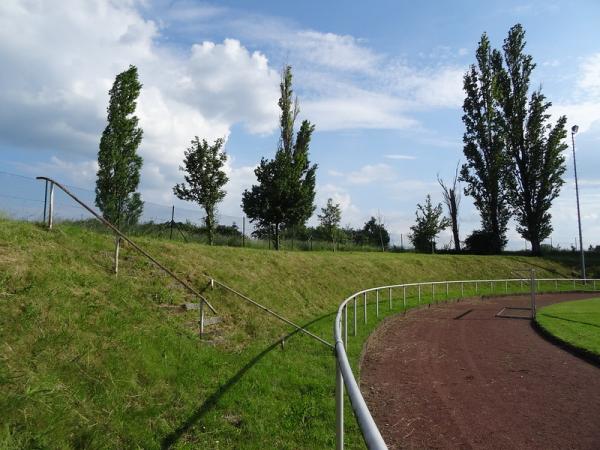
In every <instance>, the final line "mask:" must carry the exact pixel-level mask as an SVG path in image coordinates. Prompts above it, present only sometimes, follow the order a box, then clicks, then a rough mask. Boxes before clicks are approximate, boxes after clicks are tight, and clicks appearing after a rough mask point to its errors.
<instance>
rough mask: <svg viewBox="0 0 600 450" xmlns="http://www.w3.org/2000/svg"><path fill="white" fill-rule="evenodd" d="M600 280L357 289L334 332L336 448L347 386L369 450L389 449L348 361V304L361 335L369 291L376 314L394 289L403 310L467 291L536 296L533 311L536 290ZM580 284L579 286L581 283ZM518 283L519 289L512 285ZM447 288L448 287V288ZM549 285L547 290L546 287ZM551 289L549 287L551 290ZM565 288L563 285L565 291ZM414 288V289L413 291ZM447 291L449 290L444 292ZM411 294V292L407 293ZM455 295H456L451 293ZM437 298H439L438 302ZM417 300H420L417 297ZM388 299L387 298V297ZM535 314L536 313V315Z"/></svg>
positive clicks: (590, 286) (340, 443)
mask: <svg viewBox="0 0 600 450" xmlns="http://www.w3.org/2000/svg"><path fill="white" fill-rule="evenodd" d="M597 281H600V279H590V278H588V279H582V278H581V279H580V278H575V279H574V278H537V279H536V278H535V277H534V276H533V275H532V277H530V278H505V279H495V280H459V281H433V282H431V281H430V282H423V283H406V284H395V285H388V286H379V287H374V288H370V289H364V290H362V291H359V292H355V293H354V294H352V295H351V296H349V297H348V298H346V299H345V300H344V301H343V302H341V303H340V305H339V307H338V310H337V315H336V317H335V322H334V327H333V335H334V341H335V357H336V361H337V364H336V393H335V399H336V400H335V403H336V448H337V449H340V450H341V449H343V448H344V386H345V387H346V390H347V391H348V397H349V399H350V404H351V406H352V409H353V411H354V416H355V417H356V420H357V422H358V425H359V427H360V431H361V433H362V436H363V438H364V441H365V444H366V445H367V447H368V448H369V449H387V446H386V444H385V441H384V440H383V437H382V436H381V433H380V432H379V429H378V427H377V425H376V424H375V421H374V420H373V417H372V416H371V412H370V411H369V408H368V407H367V404H366V403H365V400H364V398H363V396H362V394H361V392H360V388H359V386H358V383H357V381H356V379H355V378H354V374H353V372H352V368H351V366H350V363H349V361H348V355H347V354H346V349H347V347H348V306H349V305H350V304H352V309H353V315H352V318H351V319H352V320H351V322H353V327H352V334H353V335H354V336H356V335H357V330H358V324H359V321H358V311H359V310H360V309H361V308H359V306H360V305H359V304H358V303H359V299H360V298H362V299H363V308H362V309H363V313H362V315H363V319H364V323H365V324H367V322H368V313H367V311H368V308H367V306H368V294H370V293H375V304H374V306H375V315H376V317H379V309H380V308H379V306H380V303H381V301H382V296H381V295H380V293H382V292H383V293H384V294H385V293H387V302H388V308H389V310H390V311H391V310H393V308H394V304H393V301H394V292H398V291H399V290H401V296H400V297H399V300H400V301H401V306H402V308H401V310H402V311H406V310H407V308H408V306H410V305H409V302H408V300H409V299H410V298H411V294H412V299H413V302H412V303H414V304H413V305H412V306H418V305H420V304H422V305H431V304H432V303H437V301H446V300H450V299H462V298H465V292H467V294H468V296H472V295H473V294H474V295H475V296H478V295H481V294H484V293H485V294H491V295H498V294H526V293H530V294H531V296H532V313H534V312H535V303H534V298H535V294H536V292H541V291H542V290H543V291H544V292H555V291H558V292H567V291H573V290H584V291H588V290H589V291H590V292H593V291H596V283H597ZM578 284H579V285H578ZM513 286H516V289H514V290H513V289H509V287H511V288H512V287H513ZM436 287H438V288H439V287H442V292H441V293H440V291H439V289H438V292H437V297H436ZM444 288H445V289H444ZM543 288H546V289H543ZM548 288H549V289H548ZM561 288H563V289H562V290H561ZM410 291H412V292H410ZM444 291H445V292H444ZM407 294H408V295H407ZM451 294H452V295H451ZM436 298H437V299H439V300H437V301H436ZM415 299H416V303H415V302H414V300H415ZM384 301H385V300H384ZM372 306H373V305H372ZM532 317H533V314H532Z"/></svg>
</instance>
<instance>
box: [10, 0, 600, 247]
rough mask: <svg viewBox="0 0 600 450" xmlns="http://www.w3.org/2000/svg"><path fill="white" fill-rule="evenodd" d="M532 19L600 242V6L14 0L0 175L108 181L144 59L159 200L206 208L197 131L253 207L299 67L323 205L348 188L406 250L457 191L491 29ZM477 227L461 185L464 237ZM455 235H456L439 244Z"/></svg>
mask: <svg viewBox="0 0 600 450" xmlns="http://www.w3.org/2000/svg"><path fill="white" fill-rule="evenodd" d="M516 23H521V24H522V25H523V26H524V27H525V30H526V32H527V36H526V38H527V46H526V51H527V52H528V53H529V54H531V55H532V56H533V59H534V62H535V63H536V64H537V67H536V69H535V70H534V73H533V79H532V87H534V88H538V87H541V88H542V91H543V93H544V94H545V95H546V96H547V97H548V99H549V100H550V101H552V103H553V107H552V114H553V119H554V120H555V119H556V118H558V117H559V116H560V115H563V114H564V115H566V116H567V119H568V122H567V123H568V127H569V129H570V127H571V126H572V125H574V124H578V125H579V133H578V134H577V135H576V136H575V139H576V151H577V164H578V175H579V183H580V186H579V187H580V197H581V210H582V226H583V242H584V246H585V247H587V246H588V245H590V244H593V245H598V244H600V236H599V233H600V220H599V217H600V201H599V200H600V172H599V171H598V170H597V168H598V167H599V163H600V152H599V151H598V150H599V147H600V26H598V24H599V23H600V2H597V1H572V2H567V1H563V2H552V1H527V0H522V1H497V2H481V1H457V2H445V1H430V2H414V1H372V2H364V1H345V2H327V1H312V0H311V1H302V2H282V1H260V2H256V1H227V0H226V1H221V2H197V1H189V0H187V1H173V0H171V1H166V0H156V1H151V0H140V1H136V0H122V1H110V0H81V1H78V0H64V1H60V2H58V1H47V0H46V1H44V0H39V1H36V0H3V1H2V2H0V61H1V62H2V70H1V71H0V104H1V105H2V108H0V171H5V172H11V173H17V174H22V175H25V176H37V175H46V176H52V177H55V178H56V179H57V180H60V181H63V182H65V183H67V184H71V185H75V186H80V187H83V188H87V189H93V187H94V183H95V173H96V170H97V165H96V156H97V152H98V143H99V141H100V136H101V134H102V131H103V129H104V127H105V126H106V107H107V105H108V91H109V89H110V87H111V85H112V83H113V81H114V78H115V76H116V74H118V73H119V72H121V71H123V70H126V69H127V68H128V66H129V65H130V64H134V65H136V66H137V67H138V70H139V77H140V81H141V83H142V84H143V88H142V92H141V95H140V98H139V101H138V107H137V111H136V114H137V115H138V116H139V118H140V125H141V127H142V128H143V130H144V139H143V142H142V144H141V146H140V149H139V153H140V154H141V155H142V157H143V158H144V167H143V171H142V178H141V184H140V191H141V193H142V196H143V198H144V199H145V200H146V201H148V202H154V203H157V204H164V205H171V204H176V205H179V206H185V207H186V208H189V209H193V208H194V206H193V205H190V204H187V205H184V204H183V203H182V202H180V201H178V200H176V199H175V198H174V196H173V194H172V187H173V186H174V185H175V184H176V183H178V182H181V181H182V175H183V174H182V172H181V171H179V166H180V165H181V163H182V158H183V152H184V150H185V149H186V148H187V147H188V146H189V143H190V140H191V139H192V138H193V137H194V136H199V137H200V138H205V139H207V140H209V141H211V140H214V139H216V138H219V137H223V138H225V139H226V144H225V148H226V151H227V153H228V155H229V160H228V163H227V167H226V170H227V173H228V176H229V178H230V181H229V183H228V185H227V186H226V190H227V192H228V194H227V197H226V198H225V200H224V201H223V203H222V204H221V205H220V206H219V211H220V213H221V214H223V215H227V216H233V217H241V216H242V215H243V212H242V210H241V207H240V203H241V195H242V192H243V190H244V189H248V188H250V186H251V185H252V184H253V182H255V176H254V172H253V171H254V168H255V167H256V165H257V163H258V162H259V161H260V159H261V158H262V157H267V158H271V157H273V155H274V153H275V150H276V147H277V142H278V108H277V99H278V96H279V92H278V89H279V78H280V72H281V69H282V67H283V66H284V65H285V64H290V65H291V66H292V68H293V73H294V90H295V93H296V94H297V96H298V99H299V104H300V119H308V120H310V121H311V122H312V123H314V124H315V126H316V131H315V134H314V136H313V141H312V143H311V149H310V157H311V160H312V161H313V162H315V163H317V164H318V167H319V168H318V171H317V195H316V205H317V210H316V213H317V212H319V209H320V208H321V207H323V206H324V205H325V203H326V201H327V199H328V198H332V199H333V200H334V202H336V203H339V204H340V206H341V208H342V222H343V224H344V225H351V226H355V227H358V226H362V224H364V222H366V221H367V220H368V219H369V217H370V216H380V217H381V219H382V221H383V222H384V224H385V226H386V228H388V229H389V230H390V233H391V236H392V241H393V242H394V243H396V244H399V243H400V239H401V235H402V237H403V239H404V243H405V244H406V242H407V241H406V236H407V234H408V233H409V231H410V230H409V228H410V226H411V225H412V224H413V223H414V218H415V209H416V204H417V203H422V202H423V201H424V199H425V196H426V195H427V194H431V196H432V199H433V200H434V201H435V202H439V201H441V200H442V198H441V189H440V187H439V185H438V183H437V176H438V175H439V176H440V177H441V178H443V179H444V180H446V181H450V180H451V178H452V177H453V175H454V172H455V169H456V167H457V164H459V162H464V157H463V153H462V135H463V132H464V126H463V124H462V121H461V117H462V102H463V99H464V93H463V91H462V77H463V75H464V73H465V71H466V70H467V68H468V66H469V65H470V64H472V63H473V62H474V59H475V57H474V53H475V49H476V47H477V43H478V41H479V39H480V37H481V34H482V33H483V32H486V33H488V35H489V37H490V40H491V42H492V45H493V46H494V47H497V48H500V47H501V45H502V41H503V39H504V38H505V37H506V35H507V32H508V30H509V28H510V27H511V26H512V25H514V24H516ZM567 143H568V144H569V149H568V150H567V151H566V152H565V156H566V158H567V165H568V169H567V173H566V176H565V178H566V183H565V185H564V187H563V189H562V191H561V194H560V196H559V197H558V198H557V199H556V200H555V202H554V205H553V207H552V215H553V225H554V232H553V234H552V243H553V244H554V245H560V246H561V247H563V248H569V247H570V246H571V245H573V244H575V242H576V239H577V221H576V204H575V188H574V179H573V159H572V153H571V152H572V150H571V146H570V145H571V139H570V136H569V139H568V142H567ZM1 181H2V178H1V177H0V184H1ZM1 206H2V205H1V200H0V207H1ZM310 223H312V224H314V223H316V218H315V217H313V218H312V219H311V221H310ZM479 224H480V220H479V215H478V213H477V211H476V209H475V208H474V207H473V204H472V200H471V198H469V197H465V196H464V195H463V198H462V203H461V210H460V231H461V237H462V239H464V238H465V236H466V235H468V234H469V233H470V232H471V231H472V230H473V229H477V228H478V227H479ZM508 237H509V245H508V248H511V249H523V248H526V245H527V243H526V242H525V241H524V240H523V239H522V238H521V237H520V236H519V235H518V233H517V232H516V231H515V225H514V223H511V225H510V229H509V232H508ZM449 243H450V233H449V232H443V233H442V234H441V235H440V237H439V239H438V246H442V247H443V246H445V245H448V244H449ZM548 243H549V241H548Z"/></svg>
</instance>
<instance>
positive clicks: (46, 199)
mask: <svg viewBox="0 0 600 450" xmlns="http://www.w3.org/2000/svg"><path fill="white" fill-rule="evenodd" d="M47 205H48V180H46V188H45V189H44V220H43V222H44V223H46V208H47V207H48V206H47Z"/></svg>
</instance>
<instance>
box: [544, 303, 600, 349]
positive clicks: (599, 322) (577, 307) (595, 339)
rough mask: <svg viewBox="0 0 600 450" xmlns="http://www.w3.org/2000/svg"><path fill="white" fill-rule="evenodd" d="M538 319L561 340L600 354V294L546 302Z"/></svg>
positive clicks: (545, 328) (549, 331)
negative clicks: (553, 302)
mask: <svg viewBox="0 0 600 450" xmlns="http://www.w3.org/2000/svg"><path fill="white" fill-rule="evenodd" d="M536 321H537V323H538V324H539V325H540V326H541V327H542V328H543V329H544V330H546V331H547V332H548V333H550V334H552V335H553V336H555V337H556V338H558V339H559V340H561V341H563V342H566V343H567V344H569V345H571V346H573V347H575V348H578V349H581V350H585V351H587V352H590V353H593V354H595V355H597V356H600V298H593V299H590V300H577V301H572V302H564V303H556V304H554V305H550V306H546V307H545V308H542V309H540V310H539V311H538V313H537V317H536Z"/></svg>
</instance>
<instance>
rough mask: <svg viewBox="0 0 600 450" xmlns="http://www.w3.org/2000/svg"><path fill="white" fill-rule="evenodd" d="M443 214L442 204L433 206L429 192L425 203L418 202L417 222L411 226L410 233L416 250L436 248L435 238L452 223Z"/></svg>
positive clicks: (430, 250)
mask: <svg viewBox="0 0 600 450" xmlns="http://www.w3.org/2000/svg"><path fill="white" fill-rule="evenodd" d="M443 214H444V211H443V210H442V204H441V203H438V204H437V205H436V206H433V205H432V203H431V196H430V195H429V194H428V195H427V197H426V198H425V205H421V204H420V203H419V204H417V211H416V212H415V215H416V217H417V218H416V223H415V224H414V225H413V226H411V227H410V229H411V231H412V233H411V234H410V235H409V239H410V240H411V242H412V243H413V245H414V247H415V250H417V251H418V252H428V253H431V252H433V251H434V250H435V238H436V237H437V235H438V234H439V233H440V231H442V230H445V229H446V228H447V227H448V226H449V225H450V220H448V219H447V218H446V217H444V215H443Z"/></svg>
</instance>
